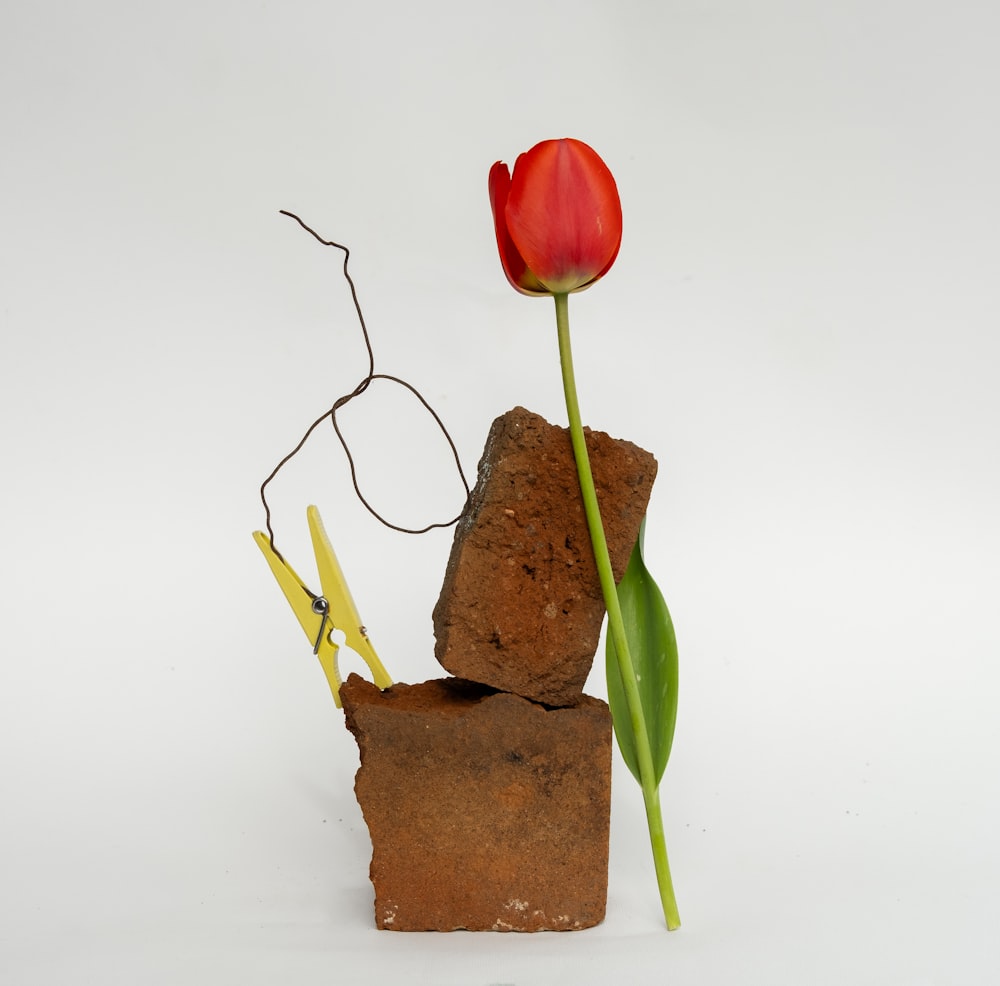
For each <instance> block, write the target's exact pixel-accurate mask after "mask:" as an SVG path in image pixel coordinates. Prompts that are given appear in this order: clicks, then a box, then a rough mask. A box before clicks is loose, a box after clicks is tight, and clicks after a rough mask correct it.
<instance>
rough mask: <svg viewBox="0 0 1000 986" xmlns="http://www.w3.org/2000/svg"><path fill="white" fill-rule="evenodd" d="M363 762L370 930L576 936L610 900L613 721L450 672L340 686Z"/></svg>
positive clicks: (593, 705) (602, 709)
mask: <svg viewBox="0 0 1000 986" xmlns="http://www.w3.org/2000/svg"><path fill="white" fill-rule="evenodd" d="M341 697H342V699H343V702H344V712H345V714H346V723H347V728H348V729H349V730H350V731H351V732H352V733H353V734H354V736H355V738H356V740H357V742H358V747H359V750H360V755H361V767H360V769H359V770H358V773H357V777H356V781H355V792H356V794H357V798H358V802H359V803H360V805H361V809H362V812H363V813H364V817H365V821H366V823H367V825H368V829H369V832H370V834H371V839H372V861H371V879H372V883H373V884H374V888H375V923H376V925H377V926H378V927H379V928H382V929H389V930H396V931H451V930H457V929H460V928H464V929H468V930H470V931H488V930H492V931H544V930H574V929H578V928H586V927H590V926H592V925H595V924H597V923H599V922H600V921H601V920H603V918H604V913H605V907H606V901H607V877H608V830H609V820H610V811H611V716H610V713H609V711H608V707H607V705H606V704H605V703H604V702H602V701H600V700H599V699H596V698H591V697H589V696H584V697H583V698H581V699H580V700H579V702H578V703H577V704H576V705H574V706H573V707H570V708H560V709H549V708H546V707H544V706H542V705H538V704H536V703H534V702H531V701H528V700H527V699H524V698H520V697H518V696H516V695H511V694H509V693H505V692H497V691H495V690H493V689H491V688H488V687H486V686H483V685H480V684H476V683H472V682H467V681H462V680H460V679H455V678H447V679H441V680H437V681H427V682H423V683H421V684H418V685H405V684H397V685H394V686H392V687H391V688H389V689H387V690H386V691H385V692H380V691H379V690H378V689H377V688H376V687H375V686H374V685H373V684H371V683H370V682H368V681H366V680H365V679H363V678H361V677H359V676H358V675H355V674H352V675H350V677H349V678H348V680H347V681H346V682H345V683H344V685H343V687H342V689H341Z"/></svg>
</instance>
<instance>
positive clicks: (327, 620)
mask: <svg viewBox="0 0 1000 986" xmlns="http://www.w3.org/2000/svg"><path fill="white" fill-rule="evenodd" d="M306 516H307V518H308V520H309V532H310V534H312V543H313V551H314V552H315V554H316V566H317V568H318V569H319V581H320V585H321V586H322V588H323V594H322V595H320V596H317V595H316V594H315V593H313V592H310V591H309V590H308V589H307V588H306V587H305V583H303V581H302V579H300V578H299V577H298V575H296V574H295V571H294V570H293V569H292V567H291V565H289V564H288V562H286V561H285V560H284V559H283V558H282V557H281V556H280V555H279V554H278V553H277V552H276V551H275V550H274V548H272V547H271V541H270V539H269V538H268V536H267V535H266V534H264V533H263V532H262V531H254V532H253V539H254V541H256V542H257V546H258V547H259V548H260V550H261V551H262V552H263V553H264V557H265V558H266V559H267V563H268V565H270V566H271V571H272V572H273V573H274V577H275V578H276V579H277V580H278V585H279V586H281V591H282V592H284V594H285V598H286V599H287V600H288V602H289V604H290V605H291V607H292V610H293V611H294V612H295V615H296V616H297V617H298V619H299V623H301V624H302V629H303V630H304V631H305V634H306V636H307V637H308V638H309V642H310V643H311V644H312V645H313V653H314V654H315V655H316V656H317V657H318V658H319V663H320V664H321V665H322V666H323V671H324V673H325V674H326V680H327V681H328V682H329V683H330V691H331V692H333V700H334V701H335V702H336V703H337V708H338V709H339V708H340V685H341V680H340V667H339V665H338V663H337V651H339V650H340V648H339V646H338V645H337V644H335V643H334V642H333V641H332V640H331V639H330V631H331V630H333V629H337V630H340V631H342V632H343V634H344V642H345V643H346V644H347V646H348V647H350V648H351V650H353V651H355V652H357V653H358V654H359V655H360V656H361V657H362V659H363V660H364V662H365V663H366V664H367V665H368V667H369V668H371V671H372V675H373V676H374V678H375V684H376V685H378V687H379V688H388V687H389V686H390V685H391V684H392V678H390V677H389V673H388V672H387V671H386V670H385V668H384V667H383V666H382V662H381V661H380V660H379V659H378V654H376V653H375V648H374V647H372V642H371V641H370V640H369V639H368V632H367V631H366V630H365V628H364V626H363V624H362V623H361V617H360V616H359V615H358V608H357V606H355V605H354V599H353V598H351V590H350V589H348V588H347V582H346V581H344V573H343V572H342V571H341V569H340V563H339V562H338V561H337V556H336V554H335V553H334V551H333V545H332V544H330V539H329V538H328V537H327V534H326V531H325V530H324V529H323V521H322V520H321V519H320V516H319V510H317V509H316V507H309V508H308V509H307V510H306Z"/></svg>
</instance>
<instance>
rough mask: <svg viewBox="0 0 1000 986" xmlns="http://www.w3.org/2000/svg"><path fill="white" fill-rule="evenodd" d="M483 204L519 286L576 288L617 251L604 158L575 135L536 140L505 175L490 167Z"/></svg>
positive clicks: (551, 290) (617, 206)
mask: <svg viewBox="0 0 1000 986" xmlns="http://www.w3.org/2000/svg"><path fill="white" fill-rule="evenodd" d="M489 185H490V205H491V207H492V209H493V223H494V226H495V227H496V235H497V247H498V249H499V251H500V262H501V263H502V264H503V269H504V273H505V274H506V275H507V280H508V281H510V283H511V285H512V286H513V287H514V288H515V289H516V290H517V291H520V292H521V293H522V294H529V295H553V294H569V293H570V292H573V291H582V290H583V289H584V288H588V287H590V285H591V284H593V283H594V282H595V281H597V280H599V279H600V278H602V277H603V276H604V275H605V274H606V273H607V271H608V269H609V268H610V267H611V265H612V264H613V263H614V261H615V257H617V256H618V248H619V246H621V240H622V207H621V201H620V199H619V198H618V187H617V185H616V184H615V179H614V177H613V176H612V174H611V172H610V171H609V170H608V166H607V165H606V164H605V163H604V162H603V161H602V160H601V158H600V157H599V156H598V154H597V152H596V151H595V150H594V149H593V148H591V147H589V146H588V145H587V144H584V143H583V142H582V141H579V140H573V139H570V138H565V139H562V140H544V141H542V142H541V143H540V144H536V145H535V146H534V147H532V148H531V150H530V151H526V152H525V153H524V154H521V155H520V156H519V157H518V159H517V161H516V162H515V164H514V174H513V175H511V173H510V171H509V170H508V168H507V165H506V164H504V163H503V162H502V161H497V163H496V164H494V165H493V167H492V168H491V169H490V181H489Z"/></svg>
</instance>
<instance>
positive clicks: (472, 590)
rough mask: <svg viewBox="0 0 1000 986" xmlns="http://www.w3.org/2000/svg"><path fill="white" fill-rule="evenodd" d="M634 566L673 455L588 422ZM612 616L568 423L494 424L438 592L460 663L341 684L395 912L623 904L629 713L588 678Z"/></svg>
mask: <svg viewBox="0 0 1000 986" xmlns="http://www.w3.org/2000/svg"><path fill="white" fill-rule="evenodd" d="M586 438H587V447H588V452H589V454H590V459H591V466H592V470H593V473H594V480H595V485H596V487H597V493H598V500H599V503H600V506H601V513H602V517H603V521H604V528H605V535H606V537H607V540H608V547H609V551H610V554H611V559H612V567H613V569H614V572H615V578H616V580H617V579H620V578H621V576H622V575H623V574H624V571H625V567H626V565H627V564H628V558H629V555H630V553H631V551H632V547H633V545H634V544H635V540H636V538H637V536H638V532H639V525H640V523H641V521H642V518H643V516H644V514H645V511H646V505H647V503H648V500H649V495H650V492H651V489H652V484H653V480H654V478H655V475H656V460H655V459H654V458H653V457H652V455H650V454H649V453H648V452H645V451H643V450H642V449H639V448H637V447H636V446H635V445H632V444H631V443H629V442H624V441H618V440H614V439H612V438H610V437H609V436H607V435H605V434H603V433H600V432H593V431H591V432H588V433H587V436H586ZM603 618H604V603H603V599H602V595H601V589H600V584H599V581H598V576H597V569H596V566H595V564H594V557H593V551H592V549H591V544H590V537H589V535H588V532H587V525H586V518H585V516H584V511H583V502H582V499H581V496H580V490H579V481H578V479H577V472H576V465H575V462H574V459H573V452H572V447H571V445H570V440H569V433H568V432H567V431H566V430H565V429H563V428H558V427H556V426H554V425H551V424H549V423H548V422H546V421H545V420H544V419H542V418H541V417H539V416H538V415H536V414H533V413H531V412H529V411H526V410H525V409H524V408H515V409H514V410H512V411H509V412H508V413H507V414H504V415H502V416H501V417H499V418H497V420H496V421H495V422H494V423H493V426H492V428H491V429H490V433H489V437H488V438H487V441H486V447H485V450H484V452H483V456H482V459H481V461H480V463H479V475H478V481H477V483H476V486H475V489H474V490H473V491H472V494H471V495H470V498H469V502H468V504H467V507H466V510H465V512H464V514H463V517H462V519H461V520H460V521H459V523H458V527H457V529H456V532H455V540H454V543H453V546H452V551H451V556H450V558H449V561H448V566H447V570H446V573H445V578H444V584H443V586H442V590H441V595H440V598H439V600H438V603H437V605H436V607H435V609H434V632H435V637H436V647H435V655H436V657H437V659H438V661H439V662H440V663H441V665H442V666H443V667H444V668H445V670H446V671H448V672H450V673H451V675H453V677H449V678H444V679H440V680H436V681H428V682H424V683H423V684H419V685H402V684H400V685H395V686H393V687H392V688H389V689H387V690H386V691H385V692H380V691H379V690H378V689H377V688H376V687H375V686H374V685H372V684H370V683H369V682H366V681H364V680H363V679H361V678H359V677H357V676H355V675H352V676H351V677H350V678H349V679H348V681H347V682H346V683H345V684H344V687H343V688H342V690H341V697H342V699H343V703H344V711H345V713H346V719H347V726H348V728H349V729H350V730H351V731H352V733H353V734H354V736H355V738H356V739H357V741H358V745H359V749H360V752H361V768H360V770H359V771H358V775H357V780H356V785H355V786H356V792H357V795H358V800H359V802H360V803H361V807H362V810H363V812H364V816H365V820H366V822H367V824H368V827H369V831H370V833H371V836H372V845H373V854H372V864H371V877H372V882H373V883H374V886H375V918H376V924H377V926H378V927H379V928H386V929H394V930H400V931H417V930H438V931H446V930H453V929H458V928H465V929H468V930H496V931H541V930H570V929H576V928H585V927H590V926H592V925H594V924H597V923H598V922H600V921H601V920H602V919H603V917H604V911H605V903H606V898H607V868H608V830H609V819H610V804H611V800H610V799H611V735H612V730H611V717H610V714H609V712H608V708H607V705H606V704H605V703H604V702H601V701H600V700H598V699H595V698H591V697H589V696H585V695H584V694H583V686H584V682H585V681H586V679H587V675H588V674H589V672H590V668H591V665H592V662H593V658H594V654H595V651H596V649H597V644H598V640H599V637H600V630H601V623H602V621H603Z"/></svg>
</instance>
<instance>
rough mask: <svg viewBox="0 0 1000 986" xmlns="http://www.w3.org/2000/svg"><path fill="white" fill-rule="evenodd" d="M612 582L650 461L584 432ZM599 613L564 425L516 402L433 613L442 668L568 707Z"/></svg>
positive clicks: (495, 438) (628, 547) (623, 562)
mask: <svg viewBox="0 0 1000 986" xmlns="http://www.w3.org/2000/svg"><path fill="white" fill-rule="evenodd" d="M587 448H588V451H589V453H590V459H591V467H592V470H593V474H594V482H595V485H596V487H597V496H598V502H599V504H600V507H601V515H602V518H603V521H604V529H605V536H606V537H607V541H608V548H609V551H610V554H611V561H612V567H613V569H614V573H615V580H616V581H617V580H618V579H620V578H621V577H622V575H623V574H624V573H625V568H626V566H627V565H628V559H629V555H630V554H631V551H632V548H633V546H634V544H635V541H636V538H637V537H638V534H639V525H640V523H641V522H642V518H643V516H644V515H645V512H646V505H647V503H648V502H649V495H650V492H651V490H652V485H653V480H654V478H655V476H656V459H654V458H653V456H652V455H651V454H650V453H649V452H646V451H644V450H643V449H640V448H638V447H637V446H635V445H633V444H632V443H631V442H626V441H620V440H616V439H613V438H611V437H610V436H608V435H606V434H604V433H603V432H595V431H588V432H587ZM603 619H604V601H603V597H602V595H601V587H600V582H599V580H598V575H597V568H596V565H595V564H594V555H593V549H592V548H591V544H590V536H589V534H588V531H587V523H586V517H585V515H584V511H583V500H582V497H581V495H580V487H579V480H578V478H577V472H576V464H575V461H574V458H573V450H572V446H571V444H570V438H569V431H568V430H567V429H565V428H559V427H557V426H555V425H551V424H549V423H548V422H547V421H545V419H544V418H542V417H540V416H539V415H537V414H533V413H532V412H530V411H527V410H525V409H524V408H521V407H518V408H514V409H513V410H512V411H508V412H507V413H506V414H504V415H502V416H501V417H499V418H497V419H496V421H494V422H493V426H492V428H491V429H490V433H489V437H488V438H487V441H486V447H485V450H484V452H483V456H482V459H481V461H480V463H479V478H478V481H477V483H476V487H475V489H474V490H473V492H472V495H471V497H470V498H469V504H468V507H467V509H466V512H465V514H464V515H463V517H462V519H461V520H460V521H459V523H458V526H457V528H456V531H455V539H454V542H453V544H452V550H451V556H450V558H449V561H448V567H447V570H446V573H445V578H444V584H443V586H442V589H441V595H440V597H439V599H438V602H437V605H436V606H435V608H434V634H435V637H436V645H435V656H436V657H437V659H438V661H439V662H440V664H441V665H442V666H443V667H444V668H445V669H446V670H447V671H450V672H451V673H452V674H455V675H457V676H459V677H461V678H467V679H469V680H470V681H478V682H482V683H484V684H487V685H490V686H492V687H494V688H497V689H500V690H502V691H507V692H512V693H514V694H516V695H523V696H524V697H526V698H531V699H534V700H535V701H538V702H544V703H546V704H548V705H568V704H571V703H573V702H575V701H576V700H577V699H578V698H579V697H580V695H581V694H582V691H583V685H584V682H585V681H586V678H587V675H588V674H589V672H590V667H591V664H592V662H593V658H594V652H595V651H596V650H597V644H598V640H599V638H600V631H601V623H602V621H603Z"/></svg>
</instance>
